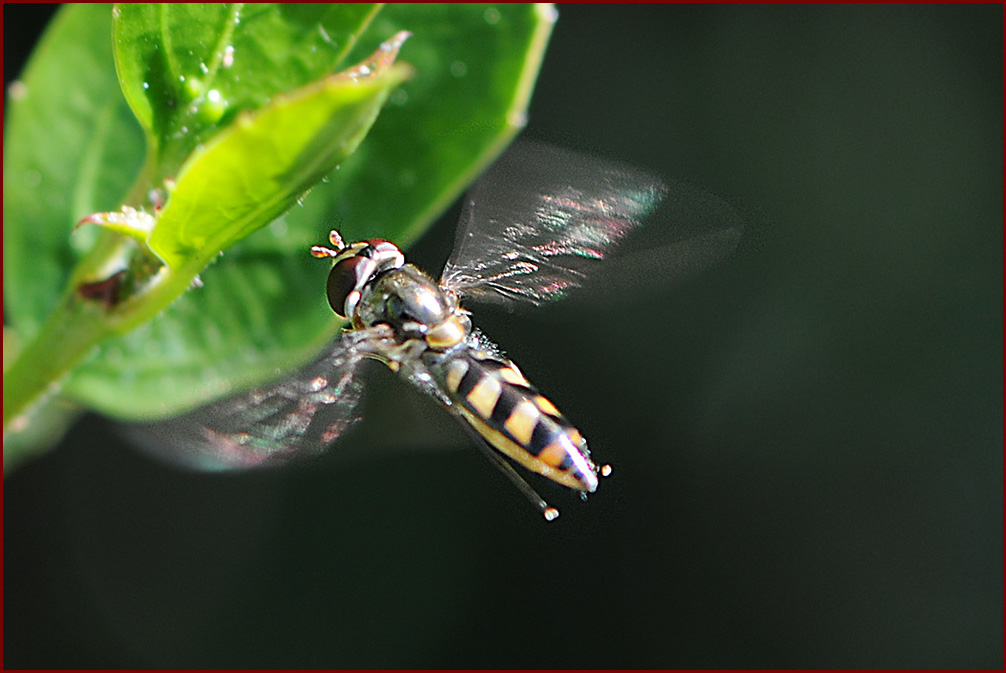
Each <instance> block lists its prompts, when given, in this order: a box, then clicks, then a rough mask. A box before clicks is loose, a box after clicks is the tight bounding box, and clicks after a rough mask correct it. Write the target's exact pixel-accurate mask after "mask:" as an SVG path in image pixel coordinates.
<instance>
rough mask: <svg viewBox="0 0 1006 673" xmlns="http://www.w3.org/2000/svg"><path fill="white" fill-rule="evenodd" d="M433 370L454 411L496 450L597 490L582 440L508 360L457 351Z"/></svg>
mask: <svg viewBox="0 0 1006 673" xmlns="http://www.w3.org/2000/svg"><path fill="white" fill-rule="evenodd" d="M435 373H439V374H440V378H441V382H442V384H443V388H444V391H445V392H446V393H447V394H448V396H449V397H450V399H451V402H452V405H453V407H454V409H455V410H456V411H458V412H459V413H460V414H461V416H463V417H464V419H465V420H466V421H467V422H468V423H469V424H470V425H471V426H472V427H473V428H474V429H475V430H476V432H478V433H479V435H481V436H482V437H483V438H484V439H485V440H486V441H487V442H489V444H490V445H491V446H493V447H494V448H496V449H497V450H498V451H500V452H502V453H504V454H505V455H507V456H509V457H510V458H513V459H514V460H516V461H517V462H518V463H520V464H521V465H523V466H524V467H526V468H527V469H529V470H532V471H534V472H537V473H539V474H542V475H544V476H546V477H548V478H549V479H552V480H553V481H555V482H558V483H560V484H562V485H563V486H568V487H569V488H574V489H577V490H581V491H587V492H593V491H594V490H595V489H596V488H597V468H596V467H595V466H594V463H593V462H591V460H590V457H589V453H588V451H587V443H586V441H585V440H584V439H583V437H582V436H581V435H580V433H579V431H577V429H576V428H574V427H573V426H572V425H571V424H570V422H569V421H567V420H566V418H565V417H564V416H563V415H562V414H561V413H559V410H558V409H556V408H555V405H554V404H552V402H550V401H549V400H548V398H546V397H544V396H543V395H541V394H540V393H539V392H538V391H537V390H536V389H535V388H534V386H532V385H531V384H530V383H529V382H528V380H527V379H526V378H525V377H524V375H523V374H522V373H521V371H520V370H519V369H517V366H516V365H514V364H513V363H512V362H510V361H509V360H506V359H503V358H499V357H497V356H495V355H492V354H489V353H486V352H484V351H479V350H475V349H462V350H460V351H456V352H454V353H452V354H451V355H450V356H448V357H447V358H446V359H445V360H444V361H443V362H442V363H441V364H440V365H439V366H438V367H436V370H435Z"/></svg>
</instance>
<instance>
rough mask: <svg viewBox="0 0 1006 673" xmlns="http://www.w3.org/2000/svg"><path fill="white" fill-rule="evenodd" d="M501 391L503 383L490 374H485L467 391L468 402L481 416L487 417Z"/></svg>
mask: <svg viewBox="0 0 1006 673" xmlns="http://www.w3.org/2000/svg"><path fill="white" fill-rule="evenodd" d="M502 391H503V384H501V383H500V382H499V381H497V380H496V379H495V378H493V377H492V376H485V377H483V378H482V380H481V381H479V382H478V383H476V384H475V387H474V388H472V391H471V392H470V393H468V403H469V404H471V405H472V407H473V408H474V409H475V411H477V412H478V413H479V415H480V416H482V418H489V416H490V415H491V414H492V412H493V407H495V406H496V401H497V400H498V399H499V398H500V393H501V392H502Z"/></svg>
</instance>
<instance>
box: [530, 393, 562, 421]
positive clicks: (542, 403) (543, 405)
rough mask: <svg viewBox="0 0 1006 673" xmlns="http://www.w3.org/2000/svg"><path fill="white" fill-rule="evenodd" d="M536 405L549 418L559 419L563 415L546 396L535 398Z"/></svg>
mask: <svg viewBox="0 0 1006 673" xmlns="http://www.w3.org/2000/svg"><path fill="white" fill-rule="evenodd" d="M534 403H535V404H537V405H538V408H539V409H541V410H542V411H544V412H545V413H546V414H548V415H549V416H555V417H559V416H561V415H562V414H560V413H559V410H558V409H556V408H555V405H554V404H552V402H551V401H549V399H548V398H547V397H545V396H544V395H537V396H535V398H534Z"/></svg>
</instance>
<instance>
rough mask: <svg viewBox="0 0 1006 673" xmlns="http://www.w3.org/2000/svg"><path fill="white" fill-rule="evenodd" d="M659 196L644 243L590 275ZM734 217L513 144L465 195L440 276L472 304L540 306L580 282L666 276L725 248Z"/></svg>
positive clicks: (733, 237)
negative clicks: (456, 228)
mask: <svg viewBox="0 0 1006 673" xmlns="http://www.w3.org/2000/svg"><path fill="white" fill-rule="evenodd" d="M661 201H667V202H668V204H667V205H666V206H665V207H664V208H661V209H660V213H659V216H658V217H657V218H653V219H654V220H655V221H654V224H653V225H651V226H648V227H646V229H651V230H652V231H651V232H650V235H648V236H646V237H645V241H643V240H640V241H639V242H638V243H636V242H635V241H634V244H633V245H632V246H630V248H629V250H628V251H620V253H622V254H619V255H615V258H616V259H618V260H619V261H618V263H616V264H611V263H610V262H609V263H606V264H605V265H604V267H603V268H604V272H603V273H602V274H600V275H599V274H598V273H597V270H596V269H595V267H597V266H598V262H599V261H601V260H603V259H606V258H609V257H612V253H613V252H615V251H616V248H618V247H620V243H621V242H622V241H623V239H625V238H626V237H627V236H628V235H629V234H631V233H633V232H634V231H635V230H636V229H638V228H639V225H640V224H641V222H642V221H643V220H644V219H647V218H650V216H652V215H653V214H654V213H655V212H656V211H657V209H658V206H659V205H660V203H661ZM665 211H667V212H665ZM739 222H740V218H739V216H737V214H736V213H735V212H734V211H733V210H732V209H731V208H729V206H726V204H724V203H723V202H722V201H720V200H719V199H717V198H716V197H713V196H711V195H707V194H705V193H703V192H701V191H700V190H696V189H693V188H690V187H688V186H686V185H683V184H678V183H670V184H668V183H665V182H663V181H661V180H660V179H658V178H656V177H655V176H653V175H651V174H649V173H647V172H645V171H642V170H639V169H636V168H632V167H629V166H626V165H624V164H620V163H616V162H612V161H606V160H602V159H598V158H595V157H589V156H586V155H582V154H578V153H576V152H571V151H569V150H563V149H559V148H556V147H552V146H549V145H544V144H540V143H534V142H529V141H520V142H518V143H516V144H514V145H513V146H512V147H511V148H510V149H509V150H508V151H507V152H506V153H505V154H504V155H503V156H502V157H501V158H500V159H499V160H498V161H497V162H496V163H495V164H494V165H493V166H492V167H490V168H489V170H488V171H487V172H486V173H485V174H484V175H483V176H482V178H480V180H479V181H478V183H477V184H476V185H475V186H474V187H473V188H472V189H471V191H470V192H469V193H468V194H467V196H466V198H465V202H464V207H463V211H462V214H461V219H460V221H459V223H458V230H457V234H456V237H455V246H454V251H453V253H452V254H451V258H450V259H449V260H448V262H447V265H446V266H445V268H444V272H443V275H442V277H441V281H440V282H441V284H442V285H443V286H444V287H446V288H448V289H450V290H452V291H454V292H457V293H459V294H460V295H462V296H464V297H466V298H468V299H472V300H475V301H483V302H490V303H502V304H506V305H512V304H516V303H520V302H529V303H531V304H534V305H541V304H543V303H546V302H548V301H552V300H554V299H558V298H561V297H564V296H566V295H567V294H568V293H570V291H572V290H574V289H575V288H577V287H580V286H583V285H587V284H588V283H589V285H590V286H591V288H594V287H598V288H604V289H608V290H611V287H612V284H613V285H614V287H616V288H627V287H631V286H633V285H638V281H640V280H645V281H646V282H652V281H653V280H655V279H656V280H658V281H659V280H670V279H672V278H674V277H676V276H679V275H682V273H683V272H686V271H690V270H692V269H693V268H698V267H700V266H705V265H706V264H708V263H709V262H710V261H712V260H714V259H717V258H719V257H721V256H723V255H724V254H726V253H727V252H729V251H730V250H732V249H733V247H734V246H735V245H736V242H737V240H738V239H739V235H740V225H739ZM632 238H633V239H639V238H640V237H639V236H638V235H635V236H633V237H632ZM643 249H645V253H644V252H640V251H641V250H643Z"/></svg>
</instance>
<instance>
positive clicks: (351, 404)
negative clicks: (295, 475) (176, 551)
mask: <svg viewBox="0 0 1006 673" xmlns="http://www.w3.org/2000/svg"><path fill="white" fill-rule="evenodd" d="M358 342H359V338H357V339H354V338H352V337H351V336H349V335H347V336H344V337H342V338H340V339H337V340H336V341H334V342H333V344H332V345H331V346H330V347H329V348H328V349H326V351H325V353H324V354H322V356H321V357H319V358H318V359H316V360H315V361H314V362H312V363H311V364H309V365H308V366H306V367H304V368H303V369H301V370H300V371H298V372H297V373H295V374H293V375H290V376H287V377H286V378H283V379H280V380H278V381H276V382H274V383H271V384H269V385H266V386H264V387H262V388H257V389H255V390H250V391H247V392H244V393H240V394H238V395H235V396H232V397H228V398H226V399H223V400H219V401H217V402H212V403H210V404H208V405H205V406H203V407H199V408H197V409H194V410H193V411H190V412H188V413H185V414H182V415H180V416H176V417H174V418H170V419H167V420H164V421H157V422H153V423H142V424H133V425H131V426H129V427H128V429H127V430H126V432H127V433H128V434H129V435H130V436H131V437H132V438H133V439H134V440H136V442H137V443H138V444H139V445H141V446H142V447H143V448H145V449H147V450H149V451H150V452H151V453H153V454H155V455H157V456H158V457H161V458H164V459H167V460H169V461H171V462H175V463H181V464H183V465H186V466H188V467H193V468H196V469H204V470H218V469H241V468H250V467H255V466H260V465H268V464H277V463H283V462H287V461H290V460H292V459H295V458H303V457H307V456H315V455H319V454H321V453H323V452H324V450H325V449H326V448H327V447H328V445H329V444H331V443H332V442H334V441H335V440H336V438H338V437H339V436H340V435H341V434H342V433H343V432H345V431H346V430H347V429H348V428H349V427H350V426H352V425H353V423H355V422H356V421H357V420H359V418H358V415H357V414H356V409H357V405H358V403H359V401H360V397H361V388H362V387H361V384H360V382H359V380H358V378H357V376H356V373H357V365H358V364H359V362H360V360H361V359H362V358H363V353H362V352H361V351H360V350H359V349H358V348H357V345H358Z"/></svg>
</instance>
